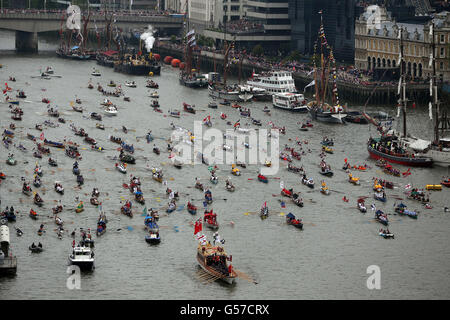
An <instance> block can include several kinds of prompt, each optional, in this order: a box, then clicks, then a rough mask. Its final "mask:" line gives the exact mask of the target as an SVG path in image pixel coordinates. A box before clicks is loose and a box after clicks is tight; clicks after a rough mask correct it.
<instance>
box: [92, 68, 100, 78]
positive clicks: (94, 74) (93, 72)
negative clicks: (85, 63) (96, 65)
mask: <svg viewBox="0 0 450 320" xmlns="http://www.w3.org/2000/svg"><path fill="white" fill-rule="evenodd" d="M101 75H102V74H101V73H100V71H98V70H97V69H95V70H93V71H92V73H91V76H94V77H100V76H101Z"/></svg>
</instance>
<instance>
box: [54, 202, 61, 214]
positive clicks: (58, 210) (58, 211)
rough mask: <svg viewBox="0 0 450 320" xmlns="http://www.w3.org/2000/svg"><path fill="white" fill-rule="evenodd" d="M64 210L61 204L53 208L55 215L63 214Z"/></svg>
mask: <svg viewBox="0 0 450 320" xmlns="http://www.w3.org/2000/svg"><path fill="white" fill-rule="evenodd" d="M62 210H63V206H62V205H60V204H59V205H57V206H55V207H53V208H52V211H53V214H58V213H60V212H62Z"/></svg>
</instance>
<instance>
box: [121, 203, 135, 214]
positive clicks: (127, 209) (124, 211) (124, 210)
mask: <svg viewBox="0 0 450 320" xmlns="http://www.w3.org/2000/svg"><path fill="white" fill-rule="evenodd" d="M131 207H132V204H131V201H129V200H127V201H126V202H125V204H124V205H123V206H122V207H121V208H120V212H121V213H122V214H124V215H126V216H129V217H130V218H132V217H133V212H132V210H131Z"/></svg>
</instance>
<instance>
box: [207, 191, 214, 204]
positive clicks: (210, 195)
mask: <svg viewBox="0 0 450 320" xmlns="http://www.w3.org/2000/svg"><path fill="white" fill-rule="evenodd" d="M205 201H206V203H207V204H211V203H212V201H213V198H212V193H211V191H210V190H209V189H208V190H206V191H205Z"/></svg>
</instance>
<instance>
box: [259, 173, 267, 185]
mask: <svg viewBox="0 0 450 320" xmlns="http://www.w3.org/2000/svg"><path fill="white" fill-rule="evenodd" d="M258 181H261V182H264V183H268V182H269V180H268V179H267V178H266V177H265V176H263V175H262V174H258Z"/></svg>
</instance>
